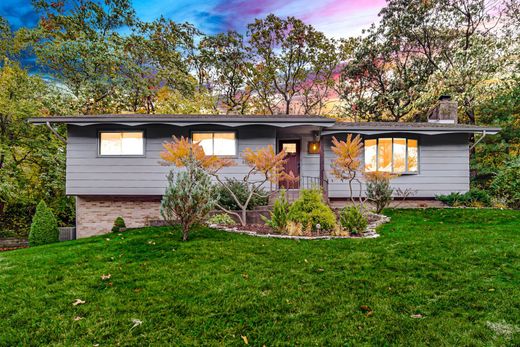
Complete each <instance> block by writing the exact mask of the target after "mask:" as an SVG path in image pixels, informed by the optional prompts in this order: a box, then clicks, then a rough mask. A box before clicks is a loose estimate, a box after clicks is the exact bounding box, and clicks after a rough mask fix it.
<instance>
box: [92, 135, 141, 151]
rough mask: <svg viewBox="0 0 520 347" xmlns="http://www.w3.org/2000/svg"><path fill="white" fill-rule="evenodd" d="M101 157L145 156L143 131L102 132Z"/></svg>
mask: <svg viewBox="0 0 520 347" xmlns="http://www.w3.org/2000/svg"><path fill="white" fill-rule="evenodd" d="M99 154H100V155H143V154H144V134H143V132H142V131H124V132H115V131H102V132H100V133H99Z"/></svg>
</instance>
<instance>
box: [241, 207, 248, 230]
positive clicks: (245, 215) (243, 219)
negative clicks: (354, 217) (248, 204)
mask: <svg viewBox="0 0 520 347" xmlns="http://www.w3.org/2000/svg"><path fill="white" fill-rule="evenodd" d="M240 223H241V224H242V226H246V224H247V209H245V208H243V209H242V218H241V220H240Z"/></svg>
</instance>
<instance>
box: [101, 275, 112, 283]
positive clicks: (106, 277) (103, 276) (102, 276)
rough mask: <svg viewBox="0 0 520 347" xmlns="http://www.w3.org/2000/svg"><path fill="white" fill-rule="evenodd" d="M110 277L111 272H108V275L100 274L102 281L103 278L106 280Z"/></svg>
mask: <svg viewBox="0 0 520 347" xmlns="http://www.w3.org/2000/svg"><path fill="white" fill-rule="evenodd" d="M110 277H112V275H111V274H108V275H105V274H103V275H101V279H102V280H103V281H104V280H108V279H110Z"/></svg>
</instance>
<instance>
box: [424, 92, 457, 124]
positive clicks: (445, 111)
mask: <svg viewBox="0 0 520 347" xmlns="http://www.w3.org/2000/svg"><path fill="white" fill-rule="evenodd" d="M457 106H458V105H457V101H453V100H451V96H449V95H442V96H441V97H440V98H439V102H438V103H437V105H436V106H435V107H434V108H433V109H432V110H431V111H430V112H429V114H428V123H448V124H456V123H457Z"/></svg>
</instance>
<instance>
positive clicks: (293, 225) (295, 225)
mask: <svg viewBox="0 0 520 347" xmlns="http://www.w3.org/2000/svg"><path fill="white" fill-rule="evenodd" d="M286 230H287V235H289V236H302V235H303V225H302V223H299V222H293V221H288V222H287V229H286Z"/></svg>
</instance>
